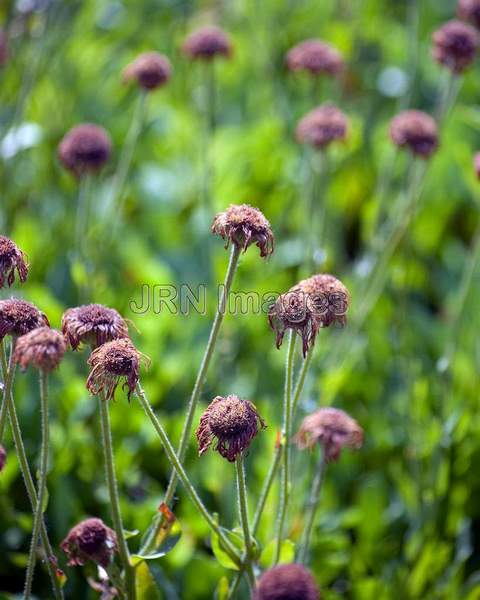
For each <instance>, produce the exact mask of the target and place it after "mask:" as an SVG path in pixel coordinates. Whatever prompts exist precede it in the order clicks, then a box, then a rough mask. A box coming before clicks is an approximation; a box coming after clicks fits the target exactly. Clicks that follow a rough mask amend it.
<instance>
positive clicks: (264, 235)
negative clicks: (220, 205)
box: [212, 204, 275, 257]
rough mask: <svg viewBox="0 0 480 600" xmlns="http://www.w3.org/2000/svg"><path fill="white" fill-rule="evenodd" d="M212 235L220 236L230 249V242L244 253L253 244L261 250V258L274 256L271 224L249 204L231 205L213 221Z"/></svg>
mask: <svg viewBox="0 0 480 600" xmlns="http://www.w3.org/2000/svg"><path fill="white" fill-rule="evenodd" d="M212 233H214V234H216V235H219V236H220V237H221V238H222V239H223V240H224V241H225V242H226V245H225V248H228V244H229V242H232V244H235V245H237V246H239V247H240V248H241V249H242V250H243V251H244V252H245V251H246V250H247V248H248V247H249V246H250V245H251V244H256V245H257V247H258V248H259V249H260V256H264V257H265V256H269V255H270V254H272V252H273V249H274V246H275V238H274V235H273V233H272V229H271V227H270V223H269V222H268V221H267V219H266V218H265V217H264V215H263V213H262V212H261V211H259V210H258V208H253V206H249V205H248V204H231V205H230V207H229V208H227V210H226V211H224V212H221V213H218V215H217V216H216V217H215V219H214V220H213V224H212Z"/></svg>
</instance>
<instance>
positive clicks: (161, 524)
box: [131, 503, 182, 565]
mask: <svg viewBox="0 0 480 600" xmlns="http://www.w3.org/2000/svg"><path fill="white" fill-rule="evenodd" d="M158 510H159V512H160V514H159V515H157V517H156V519H154V522H153V523H152V525H151V527H150V529H149V530H148V532H147V534H146V536H145V538H147V537H148V535H149V534H150V533H151V532H153V531H155V538H154V548H153V549H152V550H151V551H150V552H148V553H143V554H134V555H132V556H131V562H132V564H133V565H138V564H139V563H141V562H143V561H144V560H156V559H158V558H161V557H162V556H165V554H167V553H168V552H170V550H172V549H173V548H174V547H175V546H176V544H177V542H178V540H179V539H180V537H181V535H182V527H181V525H180V522H179V521H178V520H177V518H176V516H175V515H174V514H173V512H172V511H171V510H170V509H169V508H168V507H167V506H166V505H165V504H163V503H162V504H161V505H160V507H159V509H158Z"/></svg>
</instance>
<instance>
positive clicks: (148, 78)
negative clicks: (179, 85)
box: [123, 52, 172, 90]
mask: <svg viewBox="0 0 480 600" xmlns="http://www.w3.org/2000/svg"><path fill="white" fill-rule="evenodd" d="M171 74H172V66H171V64H170V61H169V60H168V58H167V57H166V56H164V55H163V54H159V53H158V52H144V53H143V54H140V55H139V56H137V58H136V59H135V60H134V61H133V62H131V63H130V64H129V65H127V67H125V69H124V71H123V78H124V80H125V81H136V82H137V84H138V85H139V86H140V87H141V88H143V89H144V90H154V89H156V88H159V87H161V86H162V85H164V84H165V83H167V81H168V80H169V79H170V76H171Z"/></svg>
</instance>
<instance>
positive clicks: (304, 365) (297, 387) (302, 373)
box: [292, 346, 313, 420]
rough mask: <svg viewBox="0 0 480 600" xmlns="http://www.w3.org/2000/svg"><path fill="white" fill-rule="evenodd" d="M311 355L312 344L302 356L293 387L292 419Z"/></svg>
mask: <svg viewBox="0 0 480 600" xmlns="http://www.w3.org/2000/svg"><path fill="white" fill-rule="evenodd" d="M312 356H313V346H312V347H311V348H310V349H309V350H308V352H307V356H306V357H305V358H304V360H303V362H302V366H301V367H300V373H299V374H298V379H297V384H296V385H295V389H294V392H293V400H292V420H293V419H294V418H295V414H296V412H297V406H298V401H299V400H300V396H301V395H302V392H303V386H304V385H305V379H306V377H307V373H308V369H309V368H310V364H311V362H312Z"/></svg>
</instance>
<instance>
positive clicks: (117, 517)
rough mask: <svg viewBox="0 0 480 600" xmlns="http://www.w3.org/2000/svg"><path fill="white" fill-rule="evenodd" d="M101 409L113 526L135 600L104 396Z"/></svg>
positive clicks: (129, 594)
mask: <svg viewBox="0 0 480 600" xmlns="http://www.w3.org/2000/svg"><path fill="white" fill-rule="evenodd" d="M98 404H99V408H100V422H101V426H102V442H103V454H104V460H105V476H106V480H107V485H108V492H109V495H110V504H111V512H112V520H113V526H114V528H115V533H116V534H117V542H118V552H119V555H120V560H121V561H122V564H123V568H124V570H125V587H126V594H127V598H128V599H129V600H134V599H135V570H134V568H133V567H132V565H131V563H130V552H129V550H128V545H127V541H126V539H125V534H124V529H123V523H122V515H121V512H120V498H119V495H118V487H117V478H116V476H115V462H114V457H113V447H112V430H111V426H110V415H109V411H108V401H107V400H105V398H104V397H103V396H102V397H101V396H99V397H98Z"/></svg>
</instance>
